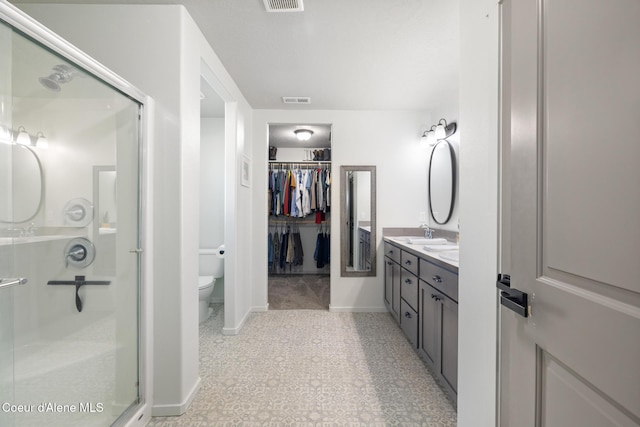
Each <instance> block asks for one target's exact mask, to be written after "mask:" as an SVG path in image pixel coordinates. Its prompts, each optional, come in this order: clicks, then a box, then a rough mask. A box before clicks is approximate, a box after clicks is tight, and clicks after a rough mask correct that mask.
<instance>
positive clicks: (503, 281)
mask: <svg viewBox="0 0 640 427" xmlns="http://www.w3.org/2000/svg"><path fill="white" fill-rule="evenodd" d="M496 286H497V287H498V289H500V291H501V292H500V304H502V305H504V306H505V307H507V308H508V309H509V310H512V311H515V312H516V313H518V314H519V315H520V316H522V317H529V304H528V302H529V295H527V293H526V292H522V291H520V290H518V289H514V288H512V287H511V276H510V275H508V274H498V280H497V281H496Z"/></svg>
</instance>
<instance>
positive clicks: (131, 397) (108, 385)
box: [0, 5, 143, 427]
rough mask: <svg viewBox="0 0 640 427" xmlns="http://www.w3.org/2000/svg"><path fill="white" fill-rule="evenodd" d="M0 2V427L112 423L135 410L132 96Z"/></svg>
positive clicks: (135, 130) (137, 139) (137, 107)
mask: <svg viewBox="0 0 640 427" xmlns="http://www.w3.org/2000/svg"><path fill="white" fill-rule="evenodd" d="M0 6H2V8H1V9H0V279H1V280H0V426H3V427H21V426H36V425H37V426H48V427H51V426H64V427H69V426H83V427H87V426H96V427H97V426H110V425H124V424H125V423H126V422H127V420H128V419H129V418H131V416H132V414H133V413H134V411H136V410H137V409H138V408H139V405H140V404H141V387H140V379H141V376H140V363H139V360H140V356H139V354H140V307H141V304H140V301H141V299H140V298H141V292H140V289H141V286H140V284H141V267H140V262H141V257H142V255H141V249H140V247H141V243H140V241H141V239H140V235H141V233H140V211H141V209H140V206H141V204H140V179H139V177H140V153H141V126H140V121H141V117H142V109H143V104H142V103H141V102H139V101H138V100H140V99H142V97H136V96H132V94H131V93H127V91H126V90H123V89H122V88H119V87H118V84H117V83H116V84H114V82H117V81H118V80H117V78H116V77H114V76H112V78H111V80H110V78H109V76H108V73H106V72H102V73H96V72H95V70H94V69H92V67H91V66H88V65H87V64H97V63H93V62H91V61H90V60H88V59H87V61H86V62H83V60H81V59H80V60H79V59H78V58H82V55H81V54H79V53H78V51H75V50H73V51H72V53H69V55H67V54H66V53H67V52H66V50H65V48H64V46H65V45H64V43H60V40H57V41H56V40H54V42H51V43H48V42H47V40H45V38H46V35H47V34H48V32H46V31H44V30H42V29H38V28H39V27H37V26H36V27H37V28H36V30H34V31H31V30H30V25H35V24H33V23H30V22H29V20H28V19H27V18H26V17H25V16H24V15H20V14H17V15H14V13H15V11H14V10H13V9H9V10H7V7H6V6H3V5H0ZM43 34H44V35H45V36H43ZM60 44H62V45H63V48H56V46H57V45H60ZM71 58H72V59H71ZM105 75H107V77H105ZM137 99H138V100H137Z"/></svg>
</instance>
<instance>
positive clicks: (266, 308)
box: [251, 303, 269, 313]
mask: <svg viewBox="0 0 640 427" xmlns="http://www.w3.org/2000/svg"><path fill="white" fill-rule="evenodd" d="M263 311H269V303H267V305H262V306H257V307H252V308H251V312H253V313H261V312H263Z"/></svg>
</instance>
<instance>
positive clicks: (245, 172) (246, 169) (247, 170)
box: [240, 154, 251, 187]
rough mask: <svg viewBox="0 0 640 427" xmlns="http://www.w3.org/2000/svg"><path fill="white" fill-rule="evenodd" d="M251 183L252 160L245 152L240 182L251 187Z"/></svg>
mask: <svg viewBox="0 0 640 427" xmlns="http://www.w3.org/2000/svg"><path fill="white" fill-rule="evenodd" d="M250 183H251V160H250V159H249V158H248V157H247V156H245V155H244V154H243V155H242V157H241V158H240V184H242V185H243V186H244V187H249V186H250Z"/></svg>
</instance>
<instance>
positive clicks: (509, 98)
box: [500, 0, 640, 427]
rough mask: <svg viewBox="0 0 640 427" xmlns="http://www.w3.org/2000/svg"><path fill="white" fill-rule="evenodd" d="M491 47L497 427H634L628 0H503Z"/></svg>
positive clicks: (639, 123)
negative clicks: (499, 212)
mask: <svg viewBox="0 0 640 427" xmlns="http://www.w3.org/2000/svg"><path fill="white" fill-rule="evenodd" d="M502 42H503V43H502V45H503V77H502V81H503V113H502V114H503V121H504V123H505V124H506V125H507V126H506V127H503V129H505V128H506V131H503V142H504V143H505V144H507V146H508V147H510V149H508V150H506V151H505V158H504V160H505V162H506V163H508V164H509V165H510V167H509V168H507V169H506V171H507V173H506V176H505V181H504V182H505V186H504V188H505V189H507V190H508V194H506V196H507V198H506V200H510V204H509V205H507V209H506V210H505V212H506V216H505V218H504V222H503V226H504V227H505V229H504V231H505V233H506V234H507V236H508V239H507V240H506V243H504V244H503V250H504V255H503V261H504V263H503V272H504V273H510V275H511V287H512V288H515V289H519V290H520V291H523V292H525V293H526V294H528V302H527V304H525V305H526V306H527V307H526V308H527V312H526V313H525V314H527V315H528V316H527V317H524V316H522V315H520V314H517V313H516V312H514V311H512V310H510V309H509V308H507V307H506V306H504V305H501V306H500V307H501V308H500V329H501V332H500V339H501V346H500V421H501V422H500V425H502V426H548V427H566V426H576V427H577V426H579V427H604V426H640V0H608V1H596V0H505V1H504V3H503V5H502ZM509 188H510V189H509ZM508 303H509V302H508V301H507V304H508Z"/></svg>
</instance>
